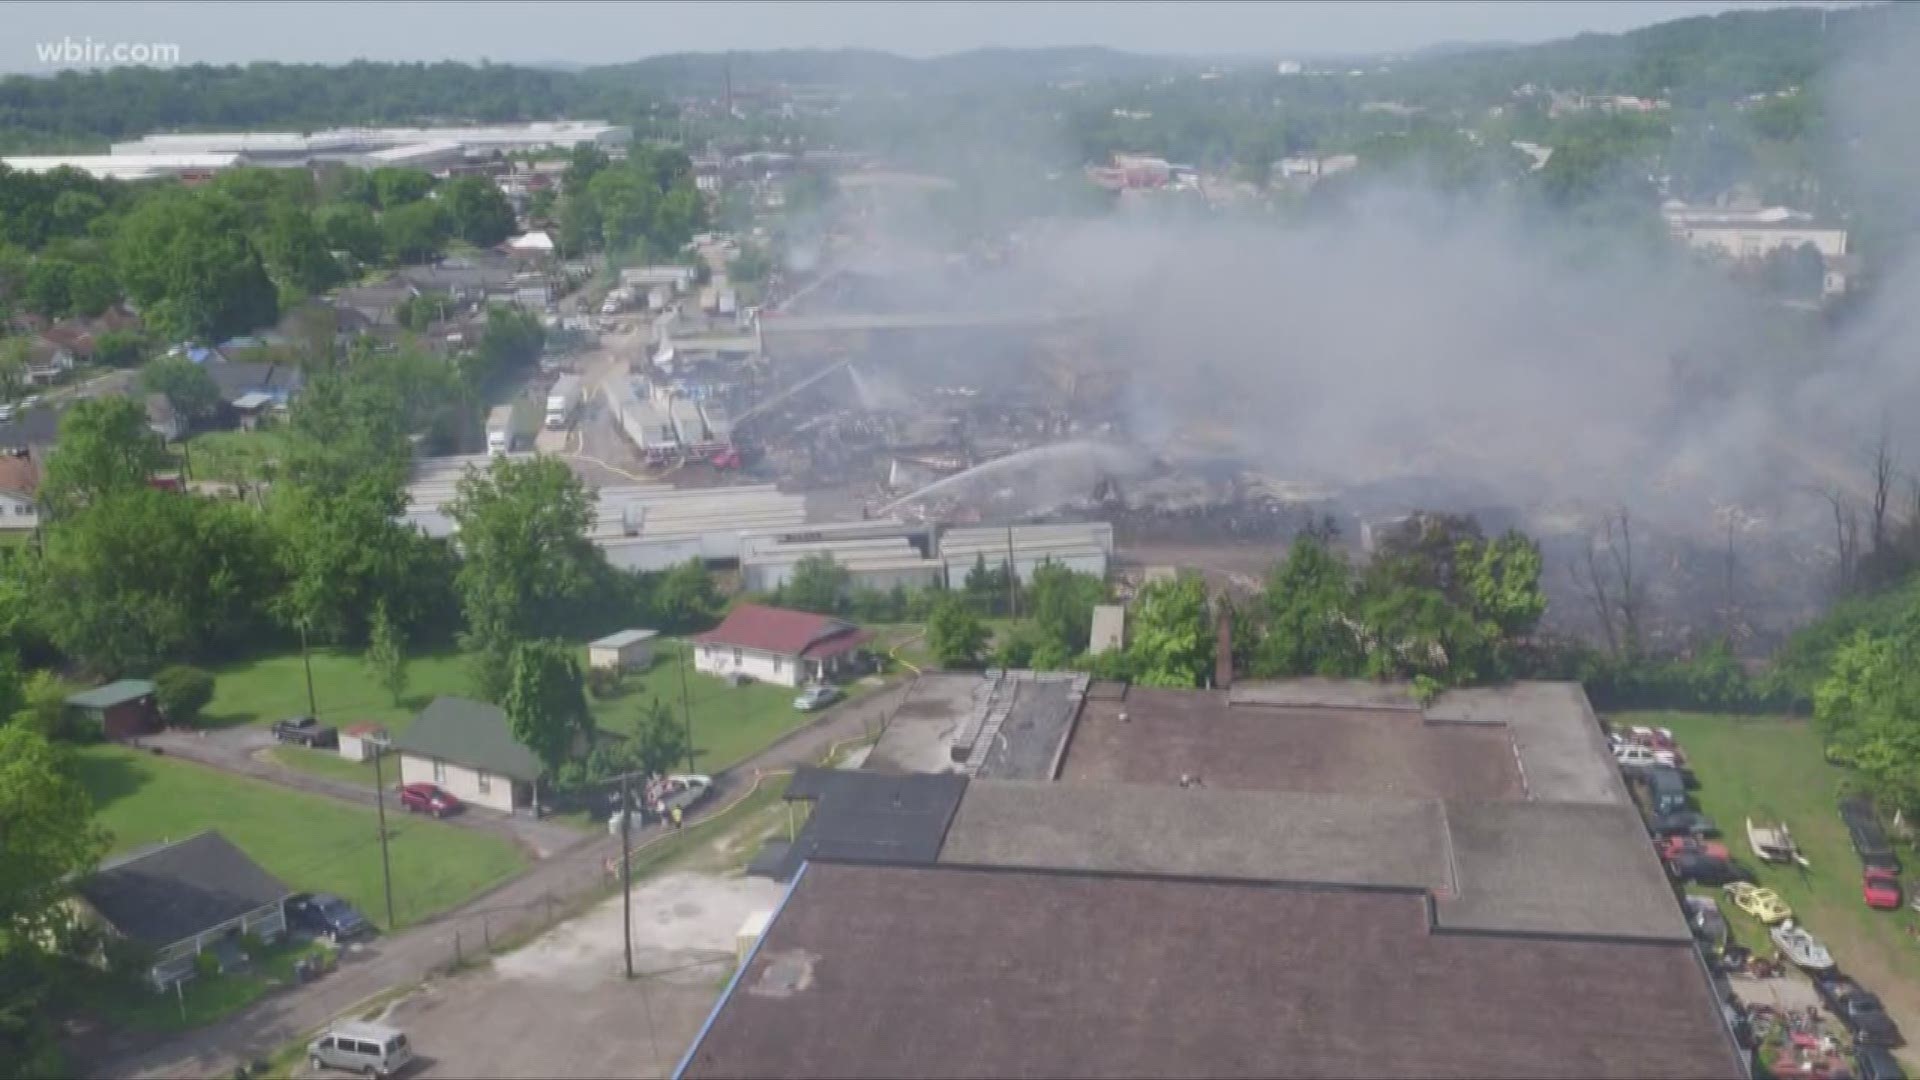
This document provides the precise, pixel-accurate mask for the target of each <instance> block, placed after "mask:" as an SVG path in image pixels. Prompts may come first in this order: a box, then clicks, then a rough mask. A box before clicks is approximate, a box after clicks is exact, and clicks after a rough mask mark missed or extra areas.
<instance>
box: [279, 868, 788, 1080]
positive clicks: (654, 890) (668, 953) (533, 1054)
mask: <svg viewBox="0 0 1920 1080" xmlns="http://www.w3.org/2000/svg"><path fill="white" fill-rule="evenodd" d="M784 892H785V887H784V886H782V885H778V884H776V883H774V882H771V881H768V880H766V879H764V878H748V877H743V876H740V875H739V874H732V873H728V874H716V873H703V872H689V871H678V872H674V873H669V874H666V875H663V876H661V877H659V878H656V879H653V880H651V881H647V882H643V883H641V884H638V885H636V886H635V887H634V891H633V942H634V948H633V965H634V970H635V971H636V972H643V973H651V977H645V978H637V979H635V980H634V981H632V982H628V981H627V980H626V979H625V978H624V977H623V975H622V957H621V929H620V901H619V899H618V898H615V899H613V900H609V901H608V902H606V903H604V904H601V905H600V906H599V907H597V908H594V909H593V910H592V911H590V912H588V913H587V914H586V915H584V916H582V917H581V918H578V919H575V920H573V921H572V922H568V923H565V924H562V925H561V926H559V927H557V928H555V929H554V930H552V931H551V932H549V933H547V934H545V935H543V936H542V937H540V938H538V939H536V940H535V941H533V942H532V943H531V944H529V945H527V946H526V947H525V948H523V949H520V950H518V951H517V952H512V953H508V954H506V955H505V956H502V957H500V958H499V959H498V960H496V961H494V963H493V964H492V965H491V966H490V967H486V968H480V969H476V970H474V971H470V972H467V973H464V974H462V975H458V976H455V977H454V978H451V979H446V980H441V981H438V982H435V983H432V984H429V985H428V986H426V987H424V988H422V989H421V990H420V991H418V992H417V993H414V994H412V995H409V996H408V997H406V998H403V999H401V1000H400V1001H398V1002H396V1003H394V1005H393V1006H392V1007H391V1008H390V1009H389V1010H388V1011H387V1016H386V1017H385V1020H386V1022H387V1023H391V1024H394V1025H395V1026H397V1027H400V1028H402V1029H403V1030H405V1031H406V1032H407V1034H408V1037H409V1038H411V1039H412V1041H413V1045H414V1047H415V1049H416V1052H417V1053H419V1054H420V1056H421V1059H422V1060H421V1063H420V1065H419V1066H418V1067H417V1068H415V1069H413V1070H409V1072H408V1074H407V1075H409V1076H438V1077H536V1076H540V1077H543V1076H568V1077H602V1076H604V1077H616V1076H665V1075H667V1074H668V1073H670V1072H671V1071H672V1070H673V1067H674V1065H675V1064H676V1063H677V1062H678V1061H679V1059H680V1055H681V1054H683V1053H684V1052H685V1051H686V1048H687V1046H688V1044H690V1043H691V1042H692V1041H693V1037H694V1035H695V1033H697V1032H698V1031H699V1029H700V1025H701V1023H703V1022H704V1021H705V1020H706V1017H707V1013H708V1012H709V1011H710V1010H711V1009H712V1008H713V1003H714V1001H715V1000H716V999H717V998H718V997H719V994H720V990H721V989H722V988H723V987H724V986H725V984H726V980H727V978H728V977H729V976H730V975H731V974H732V972H733V963H734V936H735V934H736V932H737V931H738V930H739V928H740V924H741V923H743V922H745V921H746V919H747V917H748V916H749V915H750V914H752V913H754V912H756V911H766V910H771V909H772V908H773V906H774V905H775V904H776V903H778V902H779V899H780V897H781V895H782V894H783V893H784ZM299 1075H302V1076H308V1075H314V1076H319V1075H329V1074H324V1073H310V1072H304V1071H303V1072H302V1073H300V1074H299Z"/></svg>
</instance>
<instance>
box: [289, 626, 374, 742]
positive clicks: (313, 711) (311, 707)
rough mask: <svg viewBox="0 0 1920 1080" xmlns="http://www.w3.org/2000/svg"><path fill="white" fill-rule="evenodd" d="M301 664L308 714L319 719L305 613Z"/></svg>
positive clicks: (301, 640)
mask: <svg viewBox="0 0 1920 1080" xmlns="http://www.w3.org/2000/svg"><path fill="white" fill-rule="evenodd" d="M300 666H301V667H304V668H306V669H307V715H308V716H311V717H313V718H314V719H315V720H318V719H320V706H318V705H315V704H314V703H313V661H312V660H311V659H309V658H308V657H307V619H306V616H304V615H303V616H301V617H300ZM373 761H374V765H375V766H376V767H377V766H378V765H379V763H380V758H379V757H378V756H375V757H374V759H373Z"/></svg>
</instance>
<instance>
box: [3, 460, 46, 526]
mask: <svg viewBox="0 0 1920 1080" xmlns="http://www.w3.org/2000/svg"><path fill="white" fill-rule="evenodd" d="M39 494H40V466H39V465H38V464H36V463H35V462H34V460H33V459H32V458H31V457H29V456H27V455H26V454H25V453H24V452H17V453H11V454H0V532H15V531H18V530H21V529H31V528H34V527H35V526H37V525H39V524H40V504H39V501H38V500H39Z"/></svg>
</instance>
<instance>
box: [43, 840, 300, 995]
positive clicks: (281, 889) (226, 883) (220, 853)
mask: <svg viewBox="0 0 1920 1080" xmlns="http://www.w3.org/2000/svg"><path fill="white" fill-rule="evenodd" d="M75 892H76V893H77V894H78V904H77V907H78V911H79V915H80V918H81V921H82V922H84V923H87V924H89V925H93V926H98V927H101V928H103V929H105V930H107V931H108V932H110V933H112V934H114V935H115V936H117V937H120V938H123V939H125V940H128V941H131V942H134V943H135V944H138V945H140V946H142V947H144V948H145V949H146V950H148V952H149V953H150V955H151V956H152V957H153V965H152V966H151V967H150V968H148V969H147V979H148V981H149V982H151V983H152V984H153V986H154V988H155V989H159V990H164V989H166V988H168V987H169V986H172V985H173V984H174V983H178V982H184V981H186V980H187V979H191V978H193V976H194V973H195V963H194V961H195V958H196V957H198V956H199V955H200V954H201V953H202V952H206V951H208V950H214V951H215V952H216V954H218V955H221V956H222V957H223V967H224V966H225V963H226V958H228V957H232V958H236V959H238V958H240V954H239V939H240V938H241V936H242V935H246V934H251V935H254V936H256V937H260V938H263V939H265V940H268V941H272V940H274V939H276V938H279V937H280V936H281V935H283V934H285V933H286V931H287V914H286V902H287V899H288V898H289V897H290V896H291V895H292V892H291V890H289V889H288V888H287V887H286V886H285V885H283V884H281V883H280V881H279V880H278V879H277V878H275V877H274V876H273V875H272V874H269V873H267V872H266V871H265V870H263V869H261V867H260V864H258V863H256V862H254V861H253V860H252V859H250V858H248V857H247V853H246V852H244V851H241V850H240V849H239V848H237V847H235V846H234V845H233V843H232V841H230V840H228V839H227V838H226V837H224V836H222V835H220V833H219V832H218V831H216V830H213V829H208V830H207V831H205V832H200V833H195V834H194V835H192V836H189V837H187V838H186V839H184V840H177V841H174V842H172V843H166V844H159V845H155V846H152V847H147V848H143V849H139V850H136V851H133V852H129V853H127V854H125V855H122V856H119V857H118V858H114V859H109V860H107V861H106V862H104V863H102V864H101V865H100V868H99V869H98V870H96V871H94V872H93V873H92V874H90V875H88V876H87V877H85V878H84V879H82V880H81V881H80V882H79V884H78V885H77V886H76V888H75Z"/></svg>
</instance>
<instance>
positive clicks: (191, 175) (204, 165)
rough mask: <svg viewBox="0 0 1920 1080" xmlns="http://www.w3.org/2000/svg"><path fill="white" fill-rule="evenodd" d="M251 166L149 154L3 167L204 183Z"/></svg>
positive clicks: (36, 159) (210, 156) (11, 162)
mask: <svg viewBox="0 0 1920 1080" xmlns="http://www.w3.org/2000/svg"><path fill="white" fill-rule="evenodd" d="M246 163H247V159H246V158H245V157H244V156H243V155H240V154H231V153H226V154H222V153H195V154H186V153H181V154H149V155H145V156H143V157H137V158H127V157H111V156H109V155H106V154H66V155H59V156H52V155H41V156H32V157H9V158H0V165H5V166H6V167H7V168H8V169H11V170H12V171H14V172H19V173H47V172H53V171H54V170H56V169H78V170H80V171H81V172H83V173H86V174H87V175H89V176H91V177H93V178H94V179H96V180H158V179H163V178H168V177H172V178H176V179H181V180H204V179H207V178H208V177H211V176H213V175H214V174H216V173H221V172H225V171H226V170H228V169H237V168H239V167H241V166H242V165H245V164H246Z"/></svg>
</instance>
